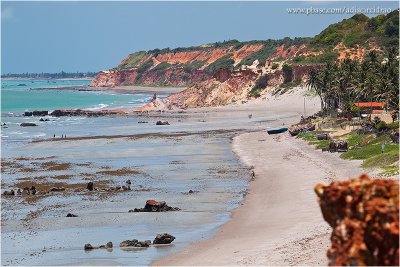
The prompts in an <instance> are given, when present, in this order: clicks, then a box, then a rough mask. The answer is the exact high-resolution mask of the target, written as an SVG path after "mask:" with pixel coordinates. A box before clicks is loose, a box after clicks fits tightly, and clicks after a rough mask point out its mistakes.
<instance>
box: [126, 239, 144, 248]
mask: <svg viewBox="0 0 400 267" xmlns="http://www.w3.org/2000/svg"><path fill="white" fill-rule="evenodd" d="M150 245H151V241H150V240H146V241H138V240H137V239H133V240H125V241H122V242H121V243H120V244H119V246H120V247H122V248H123V247H136V248H146V247H149V246H150Z"/></svg>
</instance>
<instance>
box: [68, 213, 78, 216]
mask: <svg viewBox="0 0 400 267" xmlns="http://www.w3.org/2000/svg"><path fill="white" fill-rule="evenodd" d="M65 217H78V215H75V214H72V213H68V214H67V216H65Z"/></svg>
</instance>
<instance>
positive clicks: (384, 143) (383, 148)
mask: <svg viewBox="0 0 400 267" xmlns="http://www.w3.org/2000/svg"><path fill="white" fill-rule="evenodd" d="M385 146H386V140H383V141H382V153H385Z"/></svg>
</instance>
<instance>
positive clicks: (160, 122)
mask: <svg viewBox="0 0 400 267" xmlns="http://www.w3.org/2000/svg"><path fill="white" fill-rule="evenodd" d="M156 125H169V122H168V121H157V122H156Z"/></svg>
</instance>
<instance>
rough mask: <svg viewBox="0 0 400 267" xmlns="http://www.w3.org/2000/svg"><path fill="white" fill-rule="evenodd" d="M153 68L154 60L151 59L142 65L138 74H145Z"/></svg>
mask: <svg viewBox="0 0 400 267" xmlns="http://www.w3.org/2000/svg"><path fill="white" fill-rule="evenodd" d="M151 66H153V60H152V59H149V60H147V61H146V62H144V63H143V64H142V65H140V66H139V68H138V69H137V72H138V73H143V72H145V71H146V70H148V69H149V68H150V67H151Z"/></svg>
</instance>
